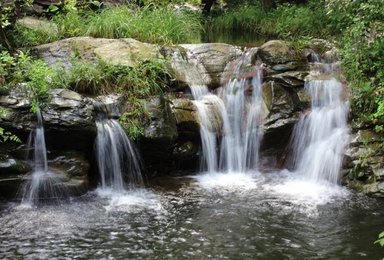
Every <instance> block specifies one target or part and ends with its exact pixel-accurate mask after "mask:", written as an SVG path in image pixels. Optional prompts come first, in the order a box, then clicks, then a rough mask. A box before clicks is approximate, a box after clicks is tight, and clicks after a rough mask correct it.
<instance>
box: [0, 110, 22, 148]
mask: <svg viewBox="0 0 384 260" xmlns="http://www.w3.org/2000/svg"><path fill="white" fill-rule="evenodd" d="M6 114H7V111H6V109H5V108H3V107H0V121H1V119H2V118H5V117H6ZM8 141H11V142H16V143H20V142H21V140H20V138H19V137H17V136H16V135H15V134H12V133H11V132H9V131H6V130H5V129H4V128H2V127H0V143H4V142H8Z"/></svg>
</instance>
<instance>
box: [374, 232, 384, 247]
mask: <svg viewBox="0 0 384 260" xmlns="http://www.w3.org/2000/svg"><path fill="white" fill-rule="evenodd" d="M375 244H379V245H380V246H383V247H384V231H383V232H381V233H380V234H379V239H378V240H376V241H375Z"/></svg>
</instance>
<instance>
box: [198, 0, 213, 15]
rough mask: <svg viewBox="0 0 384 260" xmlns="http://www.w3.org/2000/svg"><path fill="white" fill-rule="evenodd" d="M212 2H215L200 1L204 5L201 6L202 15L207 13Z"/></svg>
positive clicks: (211, 0)
mask: <svg viewBox="0 0 384 260" xmlns="http://www.w3.org/2000/svg"><path fill="white" fill-rule="evenodd" d="M214 2H215V0H201V3H202V4H203V5H204V7H203V14H204V15H209V13H210V12H211V8H212V5H213V3H214Z"/></svg>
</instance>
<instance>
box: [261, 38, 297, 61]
mask: <svg viewBox="0 0 384 260" xmlns="http://www.w3.org/2000/svg"><path fill="white" fill-rule="evenodd" d="M257 54H258V56H259V58H260V59H261V60H262V61H263V62H265V63H267V64H269V65H276V64H280V63H288V62H292V61H296V60H298V59H299V57H298V55H297V53H296V51H295V50H293V49H291V48H290V47H289V46H288V44H287V43H286V42H284V41H280V40H272V41H268V42H266V43H264V44H263V45H262V46H261V47H260V48H259V51H258V53H257Z"/></svg>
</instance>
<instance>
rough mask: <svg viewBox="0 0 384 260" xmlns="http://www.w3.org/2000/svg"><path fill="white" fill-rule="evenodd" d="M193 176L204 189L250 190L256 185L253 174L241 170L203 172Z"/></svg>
mask: <svg viewBox="0 0 384 260" xmlns="http://www.w3.org/2000/svg"><path fill="white" fill-rule="evenodd" d="M195 178H196V179H197V180H198V183H199V185H200V186H201V187H202V188H204V189H206V190H220V189H223V188H225V190H227V191H228V190H232V191H233V190H252V189H255V188H256V186H257V184H256V181H255V179H254V175H253V174H247V173H241V172H229V173H205V174H201V175H198V176H196V177H195Z"/></svg>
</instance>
